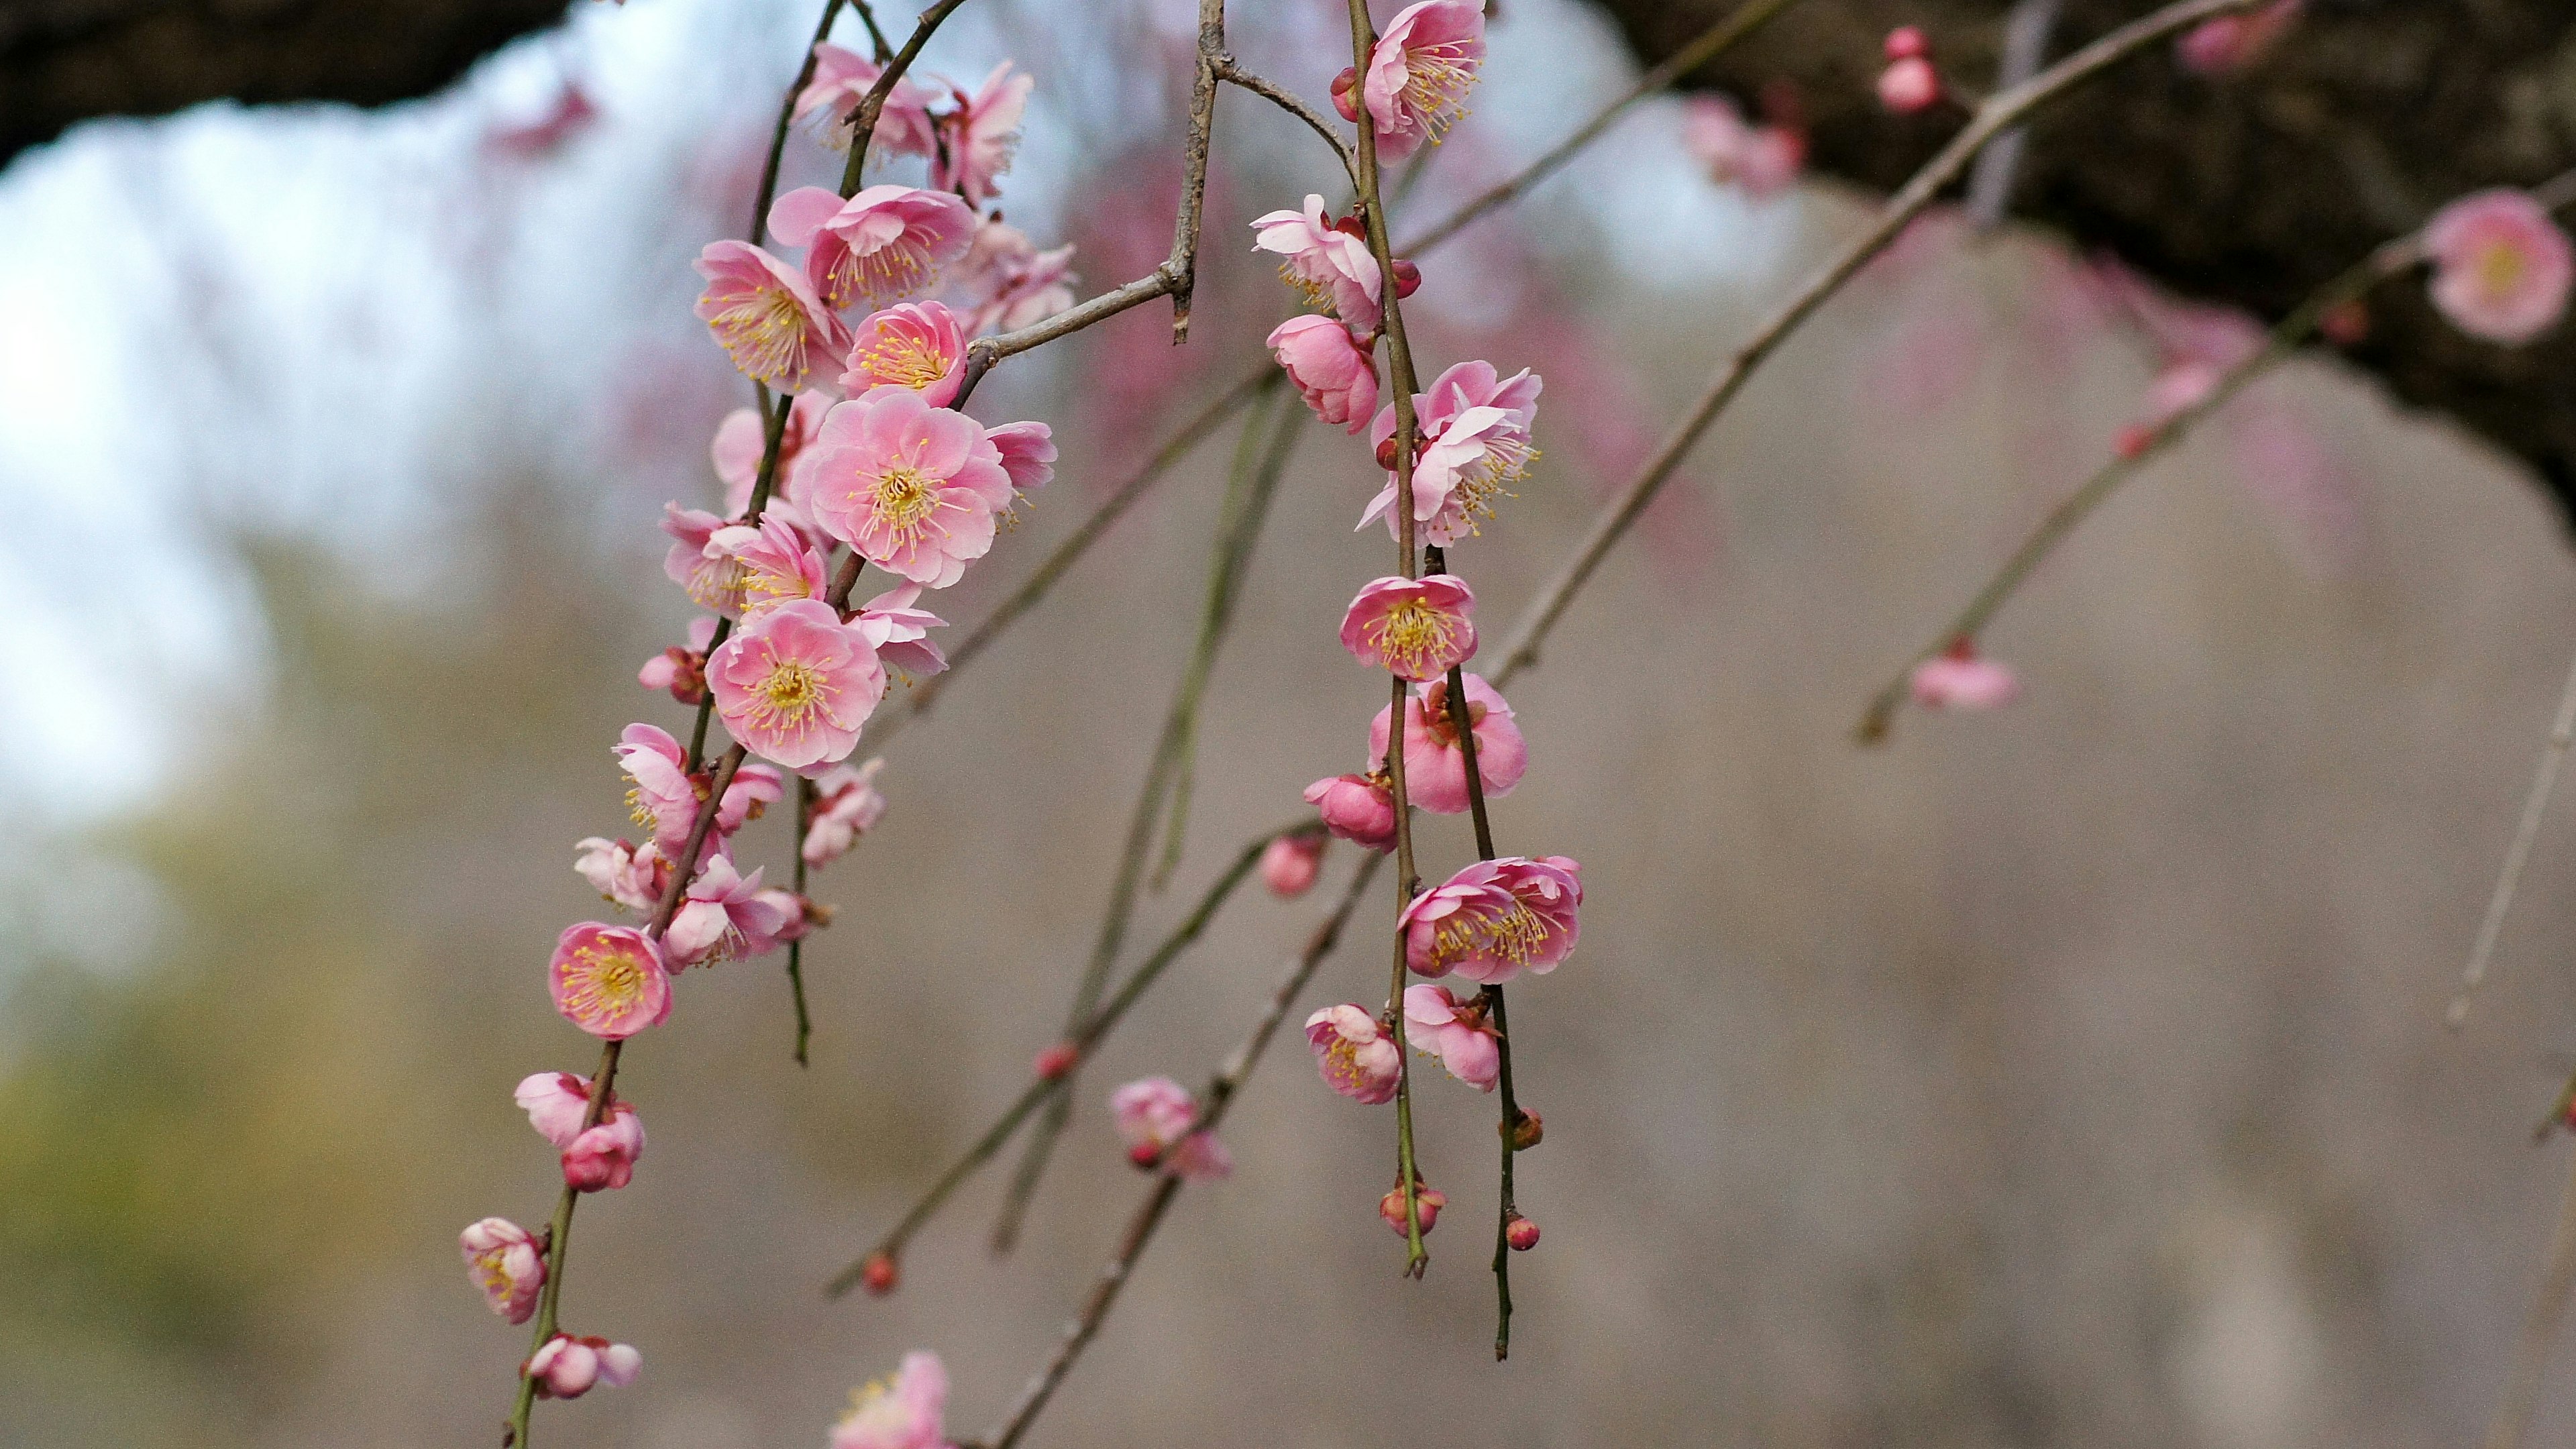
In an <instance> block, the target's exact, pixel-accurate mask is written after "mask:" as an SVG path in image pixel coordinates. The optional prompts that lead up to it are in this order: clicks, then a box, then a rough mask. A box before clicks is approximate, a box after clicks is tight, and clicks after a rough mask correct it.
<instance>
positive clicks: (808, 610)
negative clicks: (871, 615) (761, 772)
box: [707, 599, 886, 770]
mask: <svg viewBox="0 0 2576 1449" xmlns="http://www.w3.org/2000/svg"><path fill="white" fill-rule="evenodd" d="M707 687H708V689H710V690H711V691H713V693H714V694H715V698H716V713H718V714H720V715H722V716H723V717H724V722H725V729H726V731H727V732H729V733H730V734H732V736H733V737H734V738H735V739H736V740H739V741H741V742H742V744H743V746H744V748H746V749H750V750H754V751H757V752H758V753H759V754H761V755H762V756H763V757H765V758H767V759H770V760H774V761H776V762H777V763H779V764H781V765H784V766H786V767H787V768H788V769H791V770H802V769H804V768H805V767H807V766H809V765H820V764H828V763H831V762H833V761H837V760H839V759H841V758H843V757H844V756H846V755H848V754H849V753H850V751H851V750H852V749H854V748H856V747H857V746H858V743H859V727H860V726H861V725H863V724H865V723H866V722H867V718H868V716H869V715H870V714H871V713H874V712H875V710H876V707H877V701H878V700H880V699H882V698H884V697H885V690H886V675H885V668H884V666H882V665H880V664H879V663H878V662H877V656H876V651H875V650H874V649H872V648H870V647H869V646H868V641H867V636H866V635H865V634H863V633H861V632H860V631H859V630H857V629H855V628H853V627H851V626H849V625H847V624H844V623H842V622H841V617H840V615H839V614H838V613H836V612H835V611H834V610H833V608H832V606H831V605H829V604H827V603H824V602H823V601H822V600H820V599H797V600H795V601H793V602H791V603H785V604H780V605H779V606H777V607H776V608H773V609H766V610H763V611H762V612H761V613H760V614H759V615H757V616H756V617H754V618H751V619H749V620H747V621H745V622H744V624H743V626H742V627H741V628H739V629H737V630H735V631H734V634H733V637H732V638H730V639H727V640H725V642H724V643H723V644H722V645H720V646H718V647H717V649H716V652H715V653H714V654H713V655H712V656H710V657H709V658H708V660H707Z"/></svg>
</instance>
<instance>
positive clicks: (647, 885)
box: [572, 835, 671, 916]
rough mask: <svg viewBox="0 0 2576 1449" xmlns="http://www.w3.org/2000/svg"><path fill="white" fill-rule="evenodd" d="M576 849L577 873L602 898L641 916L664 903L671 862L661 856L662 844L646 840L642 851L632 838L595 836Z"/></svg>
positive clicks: (574, 854) (575, 871) (574, 869)
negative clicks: (620, 838) (616, 838)
mask: <svg viewBox="0 0 2576 1449" xmlns="http://www.w3.org/2000/svg"><path fill="white" fill-rule="evenodd" d="M573 852H574V853H573V859H572V868H573V871H574V873H575V874H577V875H579V876H580V877H581V878H582V879H583V880H586V881H588V882H590V887H591V889H593V890H595V891H597V892H599V894H600V898H601V899H602V900H606V901H610V902H613V903H615V904H616V905H617V906H618V907H619V908H620V909H622V910H629V911H633V912H634V913H635V914H637V915H639V916H641V915H646V914H649V913H650V912H651V911H653V910H654V908H656V907H657V906H659V905H660V904H661V903H662V888H663V887H664V886H665V885H667V884H668V883H669V882H670V879H671V863H670V862H669V861H667V860H664V859H663V858H662V850H661V847H659V846H657V845H655V844H654V843H653V842H651V841H649V840H648V841H646V842H644V845H643V848H642V849H640V850H639V849H637V848H636V846H635V845H634V843H633V842H631V841H626V840H610V839H608V838H607V837H606V836H600V835H592V836H586V837H584V838H583V839H582V840H581V841H580V842H579V843H577V844H576V845H574V847H573Z"/></svg>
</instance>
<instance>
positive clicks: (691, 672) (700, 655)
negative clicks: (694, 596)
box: [635, 614, 716, 704]
mask: <svg viewBox="0 0 2576 1449" xmlns="http://www.w3.org/2000/svg"><path fill="white" fill-rule="evenodd" d="M715 636H716V621H715V620H713V619H710V618H708V617H707V616H706V615H704V614H700V615H699V616H698V617H696V618H694V619H691V620H690V621H689V642H688V643H687V644H686V645H680V644H673V645H671V646H670V647H668V648H666V649H664V650H663V651H662V652H661V653H659V654H656V655H654V656H653V657H652V658H650V659H647V660H645V661H644V667H643V668H641V669H638V670H636V671H635V682H636V683H638V684H640V685H643V686H644V687H645V688H646V689H659V690H662V691H665V692H667V693H668V694H669V695H670V696H671V698H672V699H673V700H675V701H677V702H679V703H681V704H696V703H698V702H699V701H700V700H703V699H705V698H706V697H707V645H708V644H709V643H710V642H711V641H713V640H714V638H715Z"/></svg>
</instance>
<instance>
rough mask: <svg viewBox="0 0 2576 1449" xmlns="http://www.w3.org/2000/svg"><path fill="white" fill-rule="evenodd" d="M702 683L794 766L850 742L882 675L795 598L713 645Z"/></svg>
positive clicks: (814, 602)
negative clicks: (705, 677)
mask: <svg viewBox="0 0 2576 1449" xmlns="http://www.w3.org/2000/svg"><path fill="white" fill-rule="evenodd" d="M905 395H906V396H910V394H905ZM707 685H708V687H709V688H710V689H711V690H713V691H714V693H715V697H716V713H718V714H720V715H722V716H724V722H725V729H726V730H727V731H728V732H730V733H731V734H732V735H733V737H734V738H735V739H737V740H740V741H741V742H742V743H743V745H744V746H745V747H747V748H749V749H753V750H756V751H758V752H759V753H760V754H762V755H763V756H765V757H767V758H768V759H771V760H774V761H776V762H778V763H779V764H781V765H784V766H786V767H787V768H789V769H791V770H801V769H804V768H805V767H806V766H808V765H815V764H822V763H826V762H829V761H833V760H838V759H840V758H842V757H843V756H845V755H847V754H849V752H850V751H851V750H852V749H853V748H855V747H856V746H857V745H858V742H859V726H861V725H863V724H865V723H866V722H867V718H868V716H869V715H870V714H871V713H873V712H874V711H875V710H876V707H877V701H878V700H880V699H882V698H884V697H885V688H886V676H885V669H884V667H883V666H882V665H880V664H878V663H877V656H876V651H875V650H873V649H871V648H869V647H868V641H867V636H866V635H864V634H862V633H861V632H860V631H858V630H857V629H855V628H852V627H850V626H849V625H846V624H844V623H842V622H841V617H840V615H839V614H838V613H836V612H834V610H833V608H832V606H831V605H829V604H826V603H824V602H823V601H822V600H820V599H797V600H794V601H792V602H789V603H784V604H780V605H778V606H777V607H776V608H772V609H766V610H763V611H762V612H761V613H760V614H759V615H757V616H756V617H754V618H752V619H749V620H747V621H745V623H744V624H743V626H742V627H741V628H740V629H737V630H735V631H734V635H733V637H732V638H730V639H727V640H726V641H725V642H724V643H723V644H721V645H719V646H717V648H716V652H715V653H714V654H713V655H711V656H709V658H708V660H707Z"/></svg>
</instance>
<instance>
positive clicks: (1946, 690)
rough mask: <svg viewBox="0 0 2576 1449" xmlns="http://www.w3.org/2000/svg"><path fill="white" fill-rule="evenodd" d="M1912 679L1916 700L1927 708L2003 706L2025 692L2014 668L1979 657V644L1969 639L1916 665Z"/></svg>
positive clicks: (1975, 708)
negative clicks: (2014, 673)
mask: <svg viewBox="0 0 2576 1449" xmlns="http://www.w3.org/2000/svg"><path fill="white" fill-rule="evenodd" d="M1910 682H1911V684H1912V687H1913V691H1914V702H1915V703H1916V704H1919V705H1921V706H1923V707H1924V708H1925V709H1960V710H1982V709H2000V708H2002V707H2003V706H2005V705H2007V704H2010V703H2012V702H2013V699H2014V697H2015V696H2017V695H2019V694H2020V693H2021V681H2020V680H2018V679H2016V678H2014V677H2013V672H2012V671H2011V670H2010V669H2007V668H2005V667H2004V666H2003V665H2001V664H1997V663H1996V662H1995V661H1993V660H1991V659H1985V658H1981V657H1979V656H1978V654H1977V646H1976V644H1975V643H1974V642H1972V641H1970V640H1966V639H1962V640H1960V641H1958V642H1957V643H1955V644H1952V645H1951V646H1950V647H1949V649H1947V650H1946V651H1944V652H1943V653H1942V654H1941V655H1940V656H1939V657H1937V658H1933V659H1926V660H1924V661H1923V662H1922V663H1920V664H1918V665H1916V666H1914V674H1913V677H1912V679H1911V681H1910Z"/></svg>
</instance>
